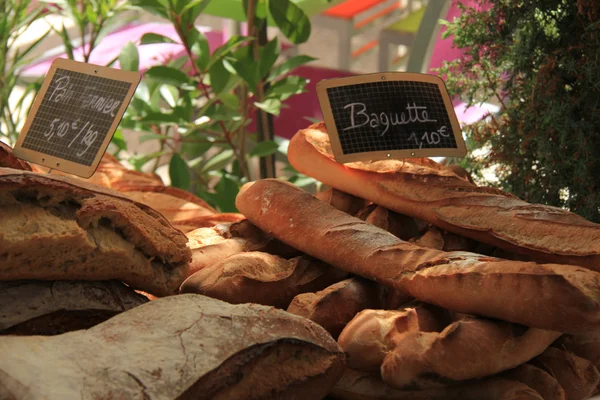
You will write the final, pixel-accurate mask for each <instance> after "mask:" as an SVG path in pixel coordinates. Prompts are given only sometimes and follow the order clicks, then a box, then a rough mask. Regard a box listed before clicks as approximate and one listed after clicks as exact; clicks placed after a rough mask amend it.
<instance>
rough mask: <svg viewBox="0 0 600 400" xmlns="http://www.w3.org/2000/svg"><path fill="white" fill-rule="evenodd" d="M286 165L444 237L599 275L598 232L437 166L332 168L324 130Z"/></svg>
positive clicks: (304, 140) (305, 138) (306, 139)
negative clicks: (415, 220) (440, 231)
mask: <svg viewBox="0 0 600 400" xmlns="http://www.w3.org/2000/svg"><path fill="white" fill-rule="evenodd" d="M288 159H289V161H290V163H291V164H292V166H293V167H294V168H295V169H296V170H298V171H299V172H301V173H303V174H306V175H309V176H312V177H314V178H316V179H318V180H319V181H321V182H323V183H325V184H326V185H328V186H331V187H333V188H336V189H338V190H341V191H344V192H346V193H349V194H352V195H354V196H358V197H361V198H364V199H367V200H370V201H372V202H374V203H376V204H379V205H381V206H384V207H386V208H389V209H391V210H394V211H396V212H399V213H401V214H404V215H408V216H411V217H415V218H419V219H422V220H425V221H428V222H429V223H431V224H433V225H436V226H438V227H440V228H442V229H444V230H448V231H451V232H454V233H456V234H459V235H461V236H466V237H470V238H472V239H475V240H477V241H481V242H485V243H488V244H490V245H493V246H497V247H500V248H503V249H505V250H508V251H511V252H516V253H523V254H526V255H529V256H531V257H534V258H535V259H536V260H537V261H540V262H551V263H559V264H573V265H580V266H583V267H587V268H591V269H595V270H600V225H598V224H594V223H591V222H589V221H586V220H585V219H583V218H581V217H579V216H577V215H575V214H572V213H569V212H567V211H565V210H562V209H558V208H554V207H548V206H542V205H534V204H528V203H526V202H524V201H522V200H520V199H518V198H516V197H514V196H512V195H509V194H507V193H504V192H502V191H499V190H494V189H490V188H483V187H477V186H474V185H473V184H471V183H469V182H468V181H466V180H464V179H462V178H460V177H458V176H456V175H455V174H454V173H453V172H452V171H450V170H448V169H446V168H443V167H442V166H436V165H431V164H430V165H416V164H414V163H411V162H410V161H407V160H404V161H395V160H386V161H375V162H364V163H363V162H355V163H347V164H340V163H337V162H336V161H335V160H334V159H333V155H332V152H331V145H330V142H329V136H328V135H327V132H326V128H325V125H324V124H315V125H312V126H311V127H309V128H308V129H304V130H301V131H300V132H298V133H297V134H296V135H295V136H294V137H293V138H292V140H291V142H290V146H289V149H288Z"/></svg>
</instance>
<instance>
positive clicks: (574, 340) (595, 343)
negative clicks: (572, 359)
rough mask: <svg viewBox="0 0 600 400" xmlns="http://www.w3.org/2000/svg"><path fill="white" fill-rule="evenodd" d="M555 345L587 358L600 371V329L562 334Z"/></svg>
mask: <svg viewBox="0 0 600 400" xmlns="http://www.w3.org/2000/svg"><path fill="white" fill-rule="evenodd" d="M554 346H555V347H558V348H559V349H561V350H565V351H568V352H569V353H573V354H575V355H576V356H577V357H581V358H585V359H586V360H588V361H590V362H591V363H592V364H594V365H595V366H596V368H597V369H598V370H599V371H600V331H597V330H596V331H592V332H583V333H579V334H574V335H569V334H567V335H562V336H561V337H560V338H559V339H558V340H557V341H556V342H555V343H554Z"/></svg>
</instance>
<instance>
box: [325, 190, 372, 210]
mask: <svg viewBox="0 0 600 400" xmlns="http://www.w3.org/2000/svg"><path fill="white" fill-rule="evenodd" d="M315 197H316V198H317V199H319V200H321V201H324V202H325V203H327V204H330V205H332V206H333V207H335V208H337V209H338V210H340V211H343V212H345V213H348V214H350V215H354V214H356V213H357V212H358V211H359V210H360V209H361V208H363V207H364V206H365V203H366V201H365V200H363V199H361V198H360V197H356V196H352V195H351V194H348V193H344V192H340V191H339V190H336V189H331V188H330V189H327V190H325V191H323V192H319V193H317V194H316V195H315Z"/></svg>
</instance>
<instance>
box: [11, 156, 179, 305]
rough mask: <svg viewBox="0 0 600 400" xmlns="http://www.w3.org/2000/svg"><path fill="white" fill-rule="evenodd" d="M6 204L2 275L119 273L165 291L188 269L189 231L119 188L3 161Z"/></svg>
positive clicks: (96, 276) (137, 284)
mask: <svg viewBox="0 0 600 400" xmlns="http://www.w3.org/2000/svg"><path fill="white" fill-rule="evenodd" d="M0 205H1V206H2V207H1V208H0V219H2V220H3V223H4V226H5V227H6V229H5V230H4V231H3V232H0V243H1V245H0V257H1V259H2V262H0V279H3V280H20V279H41V280H62V279H67V280H68V279H78V280H108V279H116V280H122V281H123V282H125V283H127V284H129V285H130V286H132V287H133V288H135V289H140V290H143V291H146V292H149V293H152V294H155V295H159V296H161V295H167V294H173V293H175V292H176V290H177V289H178V287H179V285H180V284H181V282H182V281H183V279H185V276H186V275H187V269H188V263H189V260H190V258H191V252H190V250H189V249H188V248H187V246H186V243H187V237H186V236H185V235H184V234H183V233H181V232H180V231H178V230H176V229H175V228H173V227H172V226H171V225H170V224H169V222H168V221H167V220H166V219H165V218H164V217H163V216H162V215H161V214H159V213H158V212H156V211H155V210H153V209H151V208H150V207H148V206H145V205H143V204H140V203H136V202H134V201H132V200H131V199H128V198H127V197H125V196H123V195H121V194H119V193H118V192H114V191H113V190H110V189H107V188H103V187H100V186H96V185H93V184H90V183H88V182H85V181H83V180H79V179H77V180H76V179H72V178H69V177H65V176H55V175H45V174H38V173H34V172H27V171H17V170H13V169H8V168H0Z"/></svg>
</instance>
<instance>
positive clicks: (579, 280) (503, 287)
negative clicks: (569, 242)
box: [236, 179, 600, 332]
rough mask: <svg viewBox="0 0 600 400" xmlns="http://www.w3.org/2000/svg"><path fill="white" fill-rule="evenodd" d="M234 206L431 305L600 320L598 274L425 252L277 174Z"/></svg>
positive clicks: (529, 320) (572, 325)
mask: <svg viewBox="0 0 600 400" xmlns="http://www.w3.org/2000/svg"><path fill="white" fill-rule="evenodd" d="M236 204H237V207H238V209H239V210H240V211H241V212H242V213H243V214H244V215H246V217H247V218H248V220H250V222H252V223H254V224H255V225H257V226H258V227H259V228H261V229H262V230H264V231H265V232H266V233H267V234H270V235H272V236H274V237H276V238H278V239H280V240H282V241H284V242H286V243H287V244H289V245H291V246H293V247H294V248H297V249H298V250H300V251H303V252H305V253H306V254H309V255H311V256H313V257H316V258H318V259H321V260H323V261H325V262H327V263H329V264H331V265H333V266H336V267H338V268H340V269H342V270H345V271H348V272H350V273H352V274H355V275H360V276H363V277H365V278H368V279H372V280H375V281H377V282H379V283H381V284H384V285H387V286H390V287H392V288H397V289H402V290H404V292H406V293H407V294H409V295H411V296H413V297H415V298H416V299H419V300H421V301H424V302H426V303H430V304H436V305H438V306H440V307H443V308H447V309H450V310H453V311H457V312H462V313H465V314H473V315H480V316H487V317H492V318H498V319H502V320H505V321H509V322H515V323H519V324H523V325H526V326H531V327H535V328H540V329H547V330H553V331H560V332H580V331H585V330H593V329H598V327H599V325H600V304H599V297H600V274H598V273H597V272H594V271H590V270H587V269H584V268H579V267H576V266H570V265H559V264H536V263H533V262H519V261H505V260H501V259H496V258H492V257H486V256H481V255H478V254H472V253H466V252H451V253H449V252H442V251H437V250H431V249H425V248H422V247H419V246H416V245H414V244H410V243H407V242H404V241H402V240H400V239H398V238H397V237H395V236H393V235H392V234H390V233H388V232H386V231H384V230H381V229H379V228H377V227H375V226H373V225H369V224H367V223H365V222H363V221H361V220H359V219H357V218H354V217H352V216H350V215H348V214H346V213H343V212H341V211H339V210H336V209H335V208H333V207H331V206H330V205H328V204H326V203H324V202H322V201H319V200H317V199H316V198H314V197H313V196H312V195H310V194H309V193H307V192H305V191H303V190H301V189H299V188H297V187H295V186H293V185H292V184H289V183H287V182H282V181H278V180H274V179H267V180H262V181H257V182H253V183H247V184H245V185H244V186H243V187H242V188H241V190H240V193H239V194H238V196H237V199H236ZM556 304H560V307H556V306H555V305H556Z"/></svg>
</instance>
